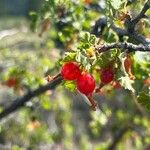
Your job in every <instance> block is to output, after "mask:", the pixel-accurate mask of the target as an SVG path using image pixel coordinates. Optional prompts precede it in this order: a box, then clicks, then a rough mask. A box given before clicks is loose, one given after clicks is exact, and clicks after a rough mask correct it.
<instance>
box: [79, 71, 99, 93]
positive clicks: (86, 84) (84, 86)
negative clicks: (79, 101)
mask: <svg viewBox="0 0 150 150" xmlns="http://www.w3.org/2000/svg"><path fill="white" fill-rule="evenodd" d="M95 86H96V83H95V80H94V78H93V76H92V75H90V74H89V73H86V72H83V73H82V74H81V76H80V77H79V78H78V79H77V89H78V90H79V91H80V92H81V93H83V94H85V95H89V94H92V93H93V91H94V89H95Z"/></svg>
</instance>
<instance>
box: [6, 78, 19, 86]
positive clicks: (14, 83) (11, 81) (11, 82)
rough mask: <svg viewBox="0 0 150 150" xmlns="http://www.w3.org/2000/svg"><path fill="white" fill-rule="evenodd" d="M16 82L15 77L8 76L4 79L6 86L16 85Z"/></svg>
mask: <svg viewBox="0 0 150 150" xmlns="http://www.w3.org/2000/svg"><path fill="white" fill-rule="evenodd" d="M16 83H17V81H16V79H15V78H9V79H8V80H7V81H6V85H7V86H8V87H14V86H16Z"/></svg>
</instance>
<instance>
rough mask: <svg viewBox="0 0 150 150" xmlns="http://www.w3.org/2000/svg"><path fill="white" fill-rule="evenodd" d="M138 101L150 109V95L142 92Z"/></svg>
mask: <svg viewBox="0 0 150 150" xmlns="http://www.w3.org/2000/svg"><path fill="white" fill-rule="evenodd" d="M137 101H138V102H139V103H140V104H141V105H142V106H143V107H144V108H146V109H148V110H150V95H149V94H146V93H144V92H141V93H140V94H139V96H138V97H137Z"/></svg>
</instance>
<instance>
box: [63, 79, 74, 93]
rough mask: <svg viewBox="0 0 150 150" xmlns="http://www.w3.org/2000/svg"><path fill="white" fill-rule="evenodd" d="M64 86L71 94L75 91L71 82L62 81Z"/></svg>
mask: <svg viewBox="0 0 150 150" xmlns="http://www.w3.org/2000/svg"><path fill="white" fill-rule="evenodd" d="M64 86H65V88H66V89H68V90H69V91H71V92H73V91H75V89H76V85H75V83H74V82H73V81H64Z"/></svg>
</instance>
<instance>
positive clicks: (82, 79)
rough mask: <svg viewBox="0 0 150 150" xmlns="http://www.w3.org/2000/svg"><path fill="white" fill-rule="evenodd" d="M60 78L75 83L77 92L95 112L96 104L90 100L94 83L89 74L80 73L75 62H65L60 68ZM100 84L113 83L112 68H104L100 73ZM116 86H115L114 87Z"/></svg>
mask: <svg viewBox="0 0 150 150" xmlns="http://www.w3.org/2000/svg"><path fill="white" fill-rule="evenodd" d="M61 76H62V77H63V79H64V80H71V81H75V83H76V86H77V90H78V91H79V92H80V93H82V94H84V95H86V96H87V98H88V100H89V101H90V103H91V106H92V108H93V109H94V110H95V107H96V103H95V101H94V100H93V99H92V94H93V92H94V90H95V87H96V81H95V79H94V78H93V76H92V75H91V74H89V73H88V72H85V71H81V70H80V67H79V65H78V64H77V63H76V62H67V63H65V64H64V65H63V66H62V69H61ZM100 79H101V84H102V85H105V84H108V83H110V82H111V81H113V79H114V71H113V68H112V67H110V66H109V67H106V68H103V69H101V71H100ZM115 86H116V85H115ZM117 87H118V85H117Z"/></svg>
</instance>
